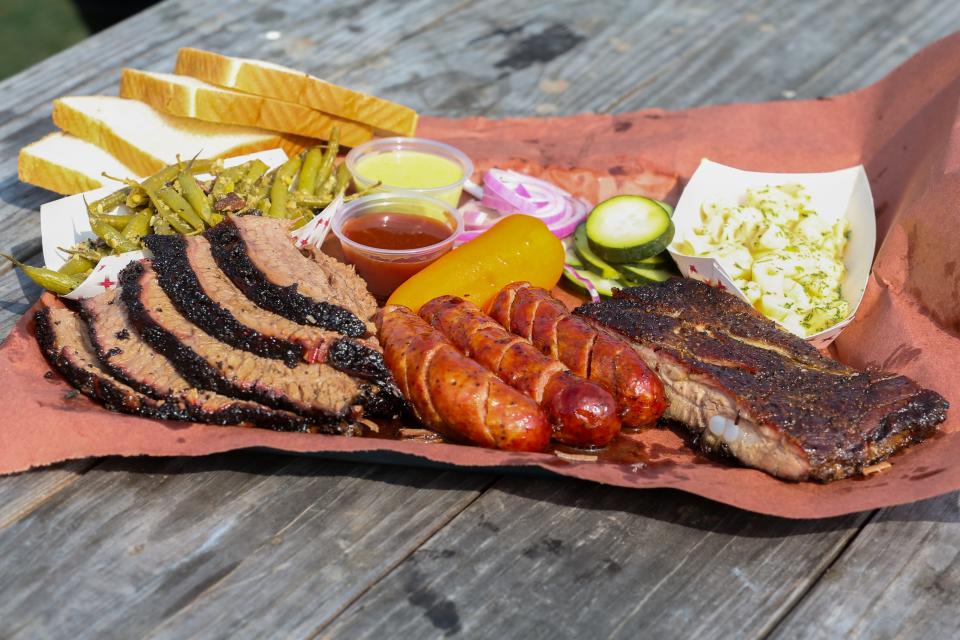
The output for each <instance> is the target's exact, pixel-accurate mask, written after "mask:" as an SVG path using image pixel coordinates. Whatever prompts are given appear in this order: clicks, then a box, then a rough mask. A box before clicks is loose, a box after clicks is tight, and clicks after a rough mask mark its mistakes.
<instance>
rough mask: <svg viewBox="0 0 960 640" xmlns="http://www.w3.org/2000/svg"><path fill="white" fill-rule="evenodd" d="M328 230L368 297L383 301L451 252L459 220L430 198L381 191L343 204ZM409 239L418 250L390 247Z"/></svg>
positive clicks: (455, 213)
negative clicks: (365, 284) (336, 241)
mask: <svg viewBox="0 0 960 640" xmlns="http://www.w3.org/2000/svg"><path fill="white" fill-rule="evenodd" d="M331 229H332V230H333V233H334V235H336V236H337V238H338V239H339V240H340V246H341V247H342V249H343V254H344V257H345V258H346V259H347V262H349V263H350V264H352V265H354V267H356V269H357V273H358V274H360V277H362V278H363V279H364V280H366V282H367V288H368V289H369V290H370V293H371V294H373V295H374V296H375V297H377V298H380V299H385V298H387V297H388V296H389V295H390V294H391V293H393V290H394V289H396V288H397V287H398V286H400V285H401V284H402V283H403V282H404V281H405V280H407V279H408V278H409V277H410V276H412V275H413V274H415V273H417V272H418V271H420V270H421V269H423V268H424V267H426V266H427V265H428V264H430V263H431V262H433V261H434V260H436V259H437V258H439V257H440V256H442V255H443V254H445V253H447V252H448V251H450V249H451V248H453V241H454V239H455V238H456V237H457V236H458V235H459V234H460V232H462V231H463V217H462V216H461V215H460V212H459V211H457V209H456V208H454V207H453V206H451V205H450V204H449V203H448V202H444V201H442V200H438V199H436V198H431V197H430V196H424V195H420V194H417V193H400V192H394V193H391V192H384V193H375V194H372V195H369V196H364V197H362V198H358V199H357V200H354V201H353V202H348V203H347V204H345V205H344V206H343V208H341V209H340V211H339V212H338V213H337V215H336V216H335V217H334V219H333V224H332V225H331ZM358 238H362V239H364V242H361V241H359V240H358ZM411 239H416V240H419V241H420V242H419V244H422V246H417V247H413V248H391V247H397V246H403V245H405V244H409V243H410V241H411ZM425 242H429V244H425ZM377 245H379V246H377Z"/></svg>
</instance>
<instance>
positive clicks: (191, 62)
mask: <svg viewBox="0 0 960 640" xmlns="http://www.w3.org/2000/svg"><path fill="white" fill-rule="evenodd" d="M176 72H177V73H178V74H181V75H187V76H193V77H194V78H199V79H200V80H203V81H205V82H209V83H211V84H215V85H218V86H221V87H227V88H230V89H236V90H238V91H244V92H246V93H252V94H254V95H258V96H265V97H268V98H276V99H277V100H284V101H286V102H294V103H298V104H301V105H304V106H307V107H312V108H314V109H317V110H318V111H323V112H324V113H329V114H333V115H335V116H340V117H341V118H347V119H348V120H355V121H357V122H362V123H364V124H368V125H370V126H371V127H373V128H374V129H376V130H377V132H378V133H386V134H390V135H398V136H412V135H413V134H414V133H416V130H417V112H416V111H414V110H413V109H411V108H409V107H404V106H403V105H399V104H397V103H395V102H390V101H389V100H384V99H382V98H377V97H375V96H371V95H368V94H366V93H361V92H359V91H353V90H352V89H347V88H346V87H340V86H337V85H335V84H332V83H330V82H327V81H325V80H321V79H320V78H316V77H314V76H311V75H307V74H305V73H301V72H299V71H294V70H293V69H289V68H287V67H283V66H280V65H278V64H272V63H269V62H263V61H261V60H249V59H246V58H233V57H230V56H224V55H220V54H218V53H212V52H210V51H203V50H201V49H191V48H184V49H180V52H179V53H178V54H177V67H176Z"/></svg>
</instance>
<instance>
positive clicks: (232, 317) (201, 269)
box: [145, 235, 390, 383]
mask: <svg viewBox="0 0 960 640" xmlns="http://www.w3.org/2000/svg"><path fill="white" fill-rule="evenodd" d="M145 240H146V244H147V247H149V249H150V250H151V251H152V252H153V255H154V259H153V268H154V270H155V271H156V272H157V276H158V278H159V281H160V286H161V287H163V290H164V291H165V292H166V293H167V295H168V296H169V297H170V299H171V300H173V303H174V305H176V307H177V310H178V311H180V313H182V314H183V315H184V316H186V317H187V319H189V320H190V321H191V322H193V323H194V324H195V325H197V326H198V327H200V328H201V329H203V330H204V331H205V332H207V333H209V334H210V335H212V336H214V337H215V338H217V339H218V340H221V341H223V342H226V343H227V344H229V345H231V346H234V347H237V348H238V349H243V350H244V351H249V352H251V353H255V354H257V355H260V356H264V357H266V358H276V359H280V360H283V361H284V362H286V363H287V365H288V366H291V367H292V366H294V365H295V364H296V363H297V362H299V361H300V360H301V359H302V360H304V361H306V362H326V363H327V364H329V365H331V366H332V367H334V368H336V369H339V370H341V371H344V372H346V373H349V374H350V375H354V376H358V377H362V378H367V379H371V380H375V381H379V382H384V383H388V382H389V380H390V372H389V370H388V369H387V366H386V364H385V363H384V362H383V354H382V353H381V352H380V350H379V348H378V347H377V345H376V341H375V340H373V339H372V338H371V339H369V342H368V341H362V342H361V341H360V340H359V339H355V338H346V337H344V336H342V335H341V334H339V333H337V332H335V331H330V330H327V329H321V328H319V327H314V326H308V325H302V324H297V323H296V322H293V321H292V320H289V319H287V318H285V317H283V316H280V315H277V314H275V313H273V312H271V311H268V310H267V309H264V308H262V307H259V306H257V305H256V304H254V303H253V302H252V301H251V300H250V299H249V298H247V296H246V295H244V293H243V292H242V291H240V289H238V288H237V287H236V286H234V284H233V282H231V281H230V279H229V278H228V277H227V276H226V275H225V274H224V272H223V271H222V270H221V269H220V267H218V266H217V263H216V261H215V260H214V259H213V254H211V252H210V243H209V242H208V241H207V240H206V239H205V238H202V237H199V236H194V237H183V236H178V235H169V236H160V235H150V236H147V237H146V238H145Z"/></svg>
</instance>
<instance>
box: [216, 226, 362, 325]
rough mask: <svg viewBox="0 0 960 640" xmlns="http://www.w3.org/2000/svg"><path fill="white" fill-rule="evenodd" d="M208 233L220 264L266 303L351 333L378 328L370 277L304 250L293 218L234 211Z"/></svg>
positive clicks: (300, 320)
mask: <svg viewBox="0 0 960 640" xmlns="http://www.w3.org/2000/svg"><path fill="white" fill-rule="evenodd" d="M205 235H206V237H207V239H208V240H209V241H210V244H211V247H212V251H213V257H214V258H215V259H216V261H217V264H218V265H219V266H220V268H221V269H222V270H223V271H224V273H226V274H227V276H229V278H230V279H231V280H232V281H233V283H234V284H235V285H236V286H237V287H238V288H239V289H240V290H241V291H243V292H244V293H245V294H246V296H247V297H248V298H250V299H251V300H253V301H254V302H255V303H256V304H258V305H259V306H261V307H263V308H264V309H269V310H270V311H273V312H274V313H277V314H279V315H281V316H284V317H286V318H289V319H290V320H293V321H294V322H298V323H300V324H308V325H313V326H318V327H323V328H325V329H330V330H332V331H337V332H340V333H342V334H344V335H348V336H351V337H360V336H363V335H365V334H369V333H372V324H371V323H370V320H371V318H372V317H373V314H374V313H376V309H377V307H376V301H375V300H374V299H373V297H372V296H371V295H370V294H369V293H368V292H367V288H366V284H365V283H364V281H363V280H362V279H361V278H360V277H359V276H357V274H356V273H354V271H353V269H352V268H351V267H348V266H346V265H344V264H341V263H339V262H337V261H336V260H334V259H333V258H330V257H328V256H326V255H323V254H316V255H315V256H314V259H311V258H307V257H305V256H304V255H303V254H301V253H300V252H299V251H298V250H297V248H296V247H295V246H294V245H293V240H292V239H291V238H290V236H289V225H288V221H286V220H279V219H276V218H267V217H263V216H252V215H248V216H234V215H231V216H228V217H227V219H226V220H225V221H224V222H222V223H220V224H219V225H217V226H216V227H213V228H212V229H209V230H208V231H207V232H206V234H205Z"/></svg>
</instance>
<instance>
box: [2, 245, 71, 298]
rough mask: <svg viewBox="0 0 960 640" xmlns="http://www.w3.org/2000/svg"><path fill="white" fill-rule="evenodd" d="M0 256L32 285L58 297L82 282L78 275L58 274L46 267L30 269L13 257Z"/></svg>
mask: <svg viewBox="0 0 960 640" xmlns="http://www.w3.org/2000/svg"><path fill="white" fill-rule="evenodd" d="M0 256H3V257H4V258H6V259H7V260H9V261H10V262H12V263H13V264H14V266H16V267H18V268H19V269H20V270H21V271H23V273H24V274H26V276H27V277H28V278H30V279H31V280H33V282H34V283H36V284H37V285H39V286H41V287H43V288H44V289H46V290H47V291H53V292H54V293H59V294H60V295H66V294H68V293H70V292H71V291H73V290H74V289H76V288H77V287H78V286H80V283H81V282H83V280H84V279H83V278H81V277H80V276H79V275H71V274H67V273H59V272H57V271H54V270H53V269H47V268H46V267H32V266H30V265H28V264H23V263H22V262H20V261H19V260H17V259H16V258H14V257H13V256H9V255H7V254H5V253H0Z"/></svg>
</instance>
